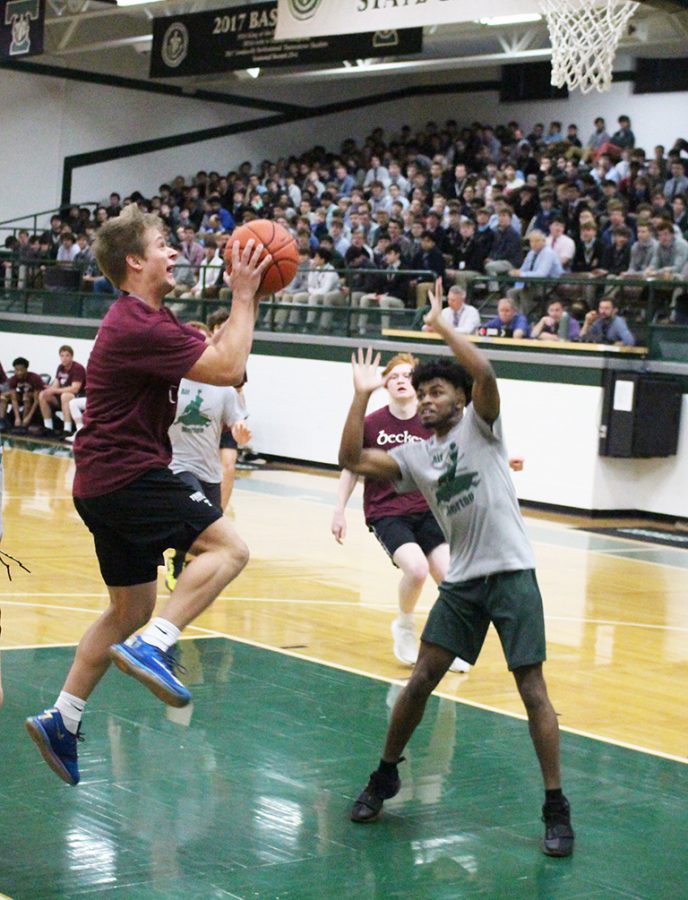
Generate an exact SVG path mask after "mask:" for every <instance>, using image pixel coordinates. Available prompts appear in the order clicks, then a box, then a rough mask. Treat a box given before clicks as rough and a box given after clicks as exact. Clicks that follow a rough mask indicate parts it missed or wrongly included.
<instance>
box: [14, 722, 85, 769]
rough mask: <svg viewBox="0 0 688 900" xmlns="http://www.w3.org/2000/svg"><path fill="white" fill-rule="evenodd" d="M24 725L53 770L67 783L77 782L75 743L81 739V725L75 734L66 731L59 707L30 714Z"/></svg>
mask: <svg viewBox="0 0 688 900" xmlns="http://www.w3.org/2000/svg"><path fill="white" fill-rule="evenodd" d="M24 725H25V726H26V730H27V731H28V732H29V734H30V735H31V739H32V740H33V741H34V743H35V744H36V746H37V747H38V749H39V750H40V751H41V756H42V757H43V759H44V760H45V761H46V762H47V763H48V765H49V766H50V768H51V769H52V770H53V772H54V773H55V774H56V775H59V776H60V778H61V779H62V780H63V781H66V782H67V784H78V783H79V777H80V776H79V764H78V762H77V753H76V745H77V741H83V736H82V734H81V726H80V727H79V730H78V731H77V733H76V734H72V732H71V731H68V730H67V728H65V724H64V722H63V721H62V713H61V712H60V711H59V709H46V710H45V711H44V712H42V713H40V714H39V715H37V716H30V717H29V718H28V719H27V720H26V721H25V722H24Z"/></svg>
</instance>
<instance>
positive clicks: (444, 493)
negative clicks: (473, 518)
mask: <svg viewBox="0 0 688 900" xmlns="http://www.w3.org/2000/svg"><path fill="white" fill-rule="evenodd" d="M458 460H459V450H458V447H457V446H456V444H453V443H452V444H450V445H449V455H448V457H447V459H446V460H445V461H444V463H443V468H444V472H443V473H442V474H441V475H440V477H439V479H438V481H437V490H436V492H435V497H436V498H437V502H438V503H440V504H446V511H447V513H449V514H451V513H453V512H456V511H457V510H459V509H464V508H465V507H467V506H470V504H471V503H473V501H474V500H475V494H474V493H473V490H472V488H475V487H477V486H478V485H479V484H480V475H479V474H478V473H477V472H468V471H463V472H459V473H458V474H457V472H456V469H457V467H458Z"/></svg>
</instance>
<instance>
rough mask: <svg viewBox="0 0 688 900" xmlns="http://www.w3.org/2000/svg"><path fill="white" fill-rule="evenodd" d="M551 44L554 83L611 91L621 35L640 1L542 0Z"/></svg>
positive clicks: (557, 85)
mask: <svg viewBox="0 0 688 900" xmlns="http://www.w3.org/2000/svg"><path fill="white" fill-rule="evenodd" d="M541 6H542V11H543V13H544V15H545V18H546V19H547V28H548V29H549V38H550V41H551V43H552V84H553V85H555V86H556V87H563V86H564V85H566V86H567V87H568V88H569V89H573V88H580V90H581V92H582V93H583V94H587V93H588V92H589V91H591V90H592V89H593V88H595V90H598V91H600V92H602V91H608V90H609V88H610V87H611V84H612V67H613V65H614V56H615V55H616V47H617V44H618V43H619V38H620V37H621V34H622V32H623V29H624V27H625V26H626V23H627V22H628V20H629V19H630V18H631V16H632V15H633V13H634V12H635V11H636V9H637V8H638V6H639V4H638V3H635V2H631V0H541Z"/></svg>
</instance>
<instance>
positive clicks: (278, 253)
mask: <svg viewBox="0 0 688 900" xmlns="http://www.w3.org/2000/svg"><path fill="white" fill-rule="evenodd" d="M250 240H254V241H255V242H256V243H257V244H263V246H264V248H265V249H264V250H263V255H262V256H261V260H262V259H263V257H264V256H265V254H266V253H269V254H270V255H271V256H272V265H270V266H268V268H267V269H266V270H265V272H263V278H262V280H261V282H260V287H259V288H258V293H257V294H256V296H257V297H267V296H268V294H274V293H275V292H276V291H281V290H282V288H284V287H286V286H287V285H288V284H289V282H290V281H291V280H292V279H293V277H294V275H296V270H297V269H298V267H299V254H298V250H297V248H296V241H295V240H294V238H293V237H292V235H291V234H290V233H289V232H288V231H287V229H286V228H285V227H284V226H283V225H280V224H279V223H278V222H271V221H270V220H269V219H255V220H254V221H253V222H249V223H248V224H246V225H240V226H239V227H238V228H236V229H235V230H234V231H233V232H232V235H231V237H230V239H229V240H228V241H227V246H226V247H225V263H226V264H227V271H228V272H231V271H232V246H233V244H234V243H236V241H238V242H239V245H240V247H241V249H242V250H243V249H244V247H245V246H246V244H247V242H248V241H250Z"/></svg>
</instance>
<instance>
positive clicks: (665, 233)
mask: <svg viewBox="0 0 688 900" xmlns="http://www.w3.org/2000/svg"><path fill="white" fill-rule="evenodd" d="M686 262H688V243H687V242H686V241H684V240H683V239H682V238H681V237H679V236H677V235H676V233H675V232H674V226H673V225H672V224H671V222H668V221H663V222H660V224H659V225H658V226H657V246H656V247H655V249H654V253H653V254H652V258H651V259H650V265H649V267H648V268H647V269H646V270H645V276H646V277H648V278H649V277H652V278H656V277H660V278H668V279H669V278H675V277H676V276H677V275H678V273H679V272H681V271H682V269H683V267H684V266H685V264H686Z"/></svg>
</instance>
